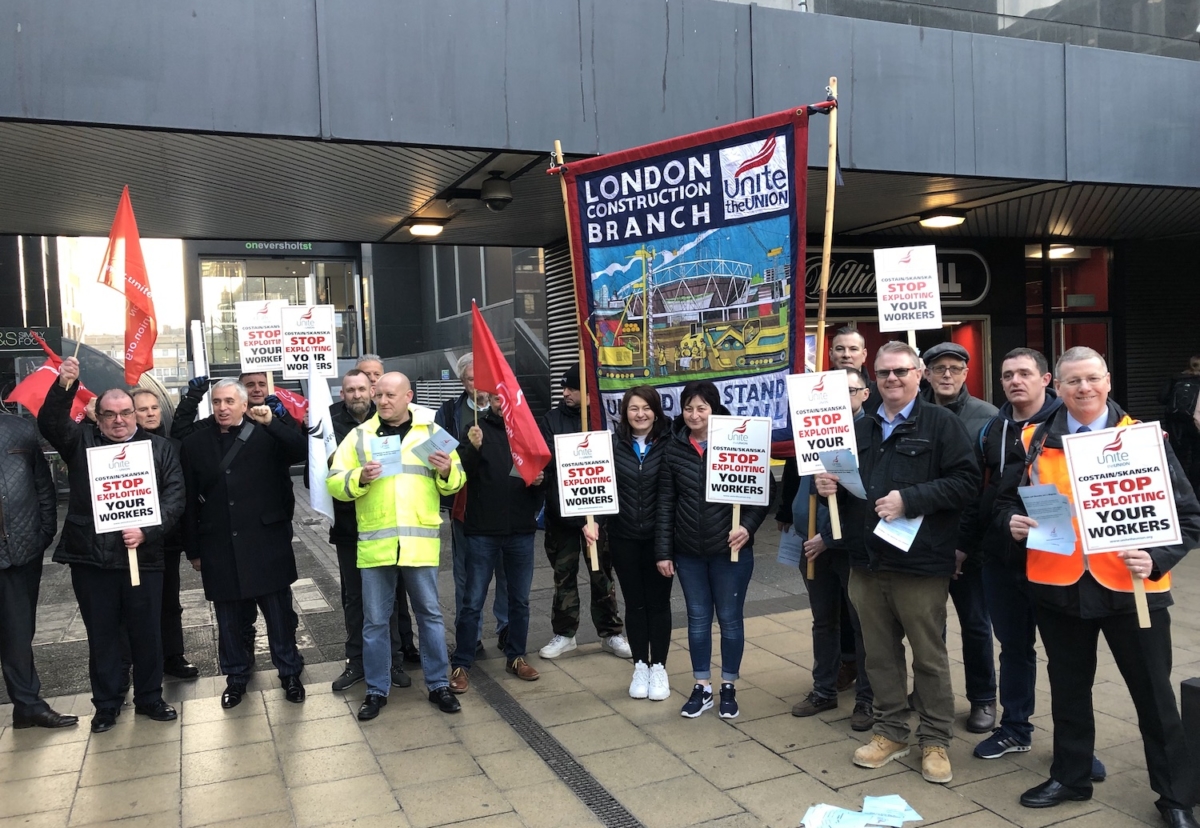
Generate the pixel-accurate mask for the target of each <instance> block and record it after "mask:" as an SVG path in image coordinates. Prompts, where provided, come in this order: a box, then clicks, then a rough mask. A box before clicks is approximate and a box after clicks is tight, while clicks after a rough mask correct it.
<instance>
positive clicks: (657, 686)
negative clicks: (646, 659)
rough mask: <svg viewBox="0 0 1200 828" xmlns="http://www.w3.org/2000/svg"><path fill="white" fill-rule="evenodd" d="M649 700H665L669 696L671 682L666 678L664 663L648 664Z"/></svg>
mask: <svg viewBox="0 0 1200 828" xmlns="http://www.w3.org/2000/svg"><path fill="white" fill-rule="evenodd" d="M648 698H649V699H650V701H666V700H667V699H669V698H671V683H670V682H669V681H668V680H667V667H666V665H664V664H651V665H650V691H649V696H648Z"/></svg>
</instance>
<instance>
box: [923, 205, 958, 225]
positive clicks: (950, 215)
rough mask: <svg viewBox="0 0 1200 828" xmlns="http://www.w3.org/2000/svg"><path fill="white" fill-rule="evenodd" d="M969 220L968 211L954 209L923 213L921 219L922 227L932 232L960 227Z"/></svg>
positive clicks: (943, 208)
mask: <svg viewBox="0 0 1200 828" xmlns="http://www.w3.org/2000/svg"><path fill="white" fill-rule="evenodd" d="M966 220H967V211H966V210H956V209H954V208H952V207H941V208H939V209H937V210H930V211H929V212H928V213H923V214H922V215H921V218H920V219H919V221H920V224H921V226H922V227H925V228H928V229H930V230H945V229H946V228H947V227H958V225H960V224H962V223H963V222H964V221H966Z"/></svg>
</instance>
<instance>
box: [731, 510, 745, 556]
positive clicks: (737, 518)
mask: <svg viewBox="0 0 1200 828" xmlns="http://www.w3.org/2000/svg"><path fill="white" fill-rule="evenodd" d="M741 525H742V504H740V503H735V504H733V529H732V531H734V532H736V531H737V528H738V527H739V526H741ZM729 559H730V560H731V561H733V562H734V563H737V562H738V550H736V549H734V550H732V551H731V552H730V555H729Z"/></svg>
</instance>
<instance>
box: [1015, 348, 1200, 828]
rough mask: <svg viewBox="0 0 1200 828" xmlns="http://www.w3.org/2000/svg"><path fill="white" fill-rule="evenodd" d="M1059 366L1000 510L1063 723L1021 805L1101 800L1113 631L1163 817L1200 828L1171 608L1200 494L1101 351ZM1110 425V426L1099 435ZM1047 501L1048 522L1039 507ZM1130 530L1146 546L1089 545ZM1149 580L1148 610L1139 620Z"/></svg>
mask: <svg viewBox="0 0 1200 828" xmlns="http://www.w3.org/2000/svg"><path fill="white" fill-rule="evenodd" d="M1054 373H1055V377H1056V379H1055V388H1056V389H1057V390H1058V393H1059V396H1060V397H1061V398H1062V400H1063V407H1062V408H1061V409H1059V411H1057V412H1056V413H1055V414H1054V416H1052V417H1051V418H1050V419H1049V420H1047V421H1046V422H1044V423H1042V424H1040V425H1033V424H1031V425H1028V426H1026V427H1025V429H1024V432H1023V433H1022V442H1023V443H1024V445H1025V453H1026V457H1027V458H1028V459H1027V460H1026V469H1025V473H1024V474H1023V475H1022V479H1021V481H1020V483H1021V488H1019V489H1018V488H1014V487H1012V486H1009V487H1008V488H1007V489H1006V491H1004V492H1003V493H1002V494H1001V495H1000V511H1001V517H1002V518H1005V517H1006V518H1007V521H1006V522H1007V524H1008V526H1009V528H1010V531H1011V533H1012V536H1013V538H1014V539H1015V540H1017V541H1025V542H1026V545H1027V548H1028V551H1027V557H1026V574H1027V576H1028V578H1029V582H1030V587H1031V590H1032V592H1033V597H1034V601H1035V605H1036V612H1037V618H1038V629H1039V631H1040V632H1041V635H1042V644H1043V645H1044V646H1045V648H1046V661H1047V672H1048V674H1049V677H1050V694H1051V715H1052V718H1053V722H1054V761H1053V762H1052V764H1051V765H1050V778H1049V779H1048V780H1046V781H1045V782H1043V783H1042V784H1040V785H1038V786H1036V787H1034V788H1031V789H1030V790H1028V791H1026V792H1025V793H1024V794H1022V795H1021V804H1022V805H1024V806H1026V807H1029V808H1048V807H1051V806H1054V805H1058V804H1059V803H1061V802H1066V801H1080V800H1087V799H1091V796H1092V783H1091V779H1090V775H1091V767H1092V751H1093V747H1094V744H1095V736H1096V731H1095V719H1094V716H1093V713H1092V685H1093V683H1094V682H1095V677H1096V645H1097V640H1098V638H1099V635H1100V633H1101V632H1103V633H1104V638H1105V640H1106V641H1107V642H1108V646H1109V649H1110V650H1111V652H1112V655H1113V659H1114V660H1115V661H1116V663H1117V667H1118V669H1119V670H1120V671H1121V675H1122V676H1123V677H1124V678H1125V683H1126V685H1127V686H1128V688H1129V692H1130V695H1131V696H1132V697H1133V703H1134V707H1135V708H1136V709H1137V712H1138V727H1139V728H1140V730H1141V732H1142V742H1143V745H1144V748H1145V752H1146V770H1147V772H1148V773H1149V775H1150V787H1151V788H1152V789H1153V790H1154V791H1155V793H1157V794H1158V795H1159V798H1158V802H1157V803H1156V804H1157V806H1158V809H1159V811H1160V812H1161V814H1162V816H1163V820H1164V821H1165V822H1166V823H1167V824H1168V825H1171V826H1184V828H1195V826H1197V822H1196V820H1195V818H1194V817H1193V816H1192V810H1191V806H1192V804H1193V800H1192V797H1193V795H1194V794H1193V793H1192V792H1190V791H1188V790H1187V787H1188V784H1189V781H1188V767H1189V765H1190V759H1189V757H1188V748H1187V744H1186V742H1185V736H1184V731H1183V724H1182V722H1181V720H1180V716H1179V708H1178V706H1177V704H1176V701H1175V691H1174V688H1173V686H1172V682H1171V655H1172V654H1171V627H1170V623H1171V621H1170V616H1169V614H1168V611H1167V608H1168V607H1169V606H1170V605H1171V604H1172V603H1173V602H1172V600H1171V593H1170V587H1171V576H1170V574H1169V573H1170V570H1171V568H1172V567H1173V566H1175V564H1177V563H1178V562H1179V561H1180V560H1181V559H1182V558H1183V556H1184V555H1186V554H1187V550H1188V549H1191V548H1194V547H1195V546H1197V545H1198V544H1200V503H1198V502H1197V500H1196V496H1195V493H1194V492H1193V491H1192V487H1191V485H1190V484H1189V483H1188V482H1187V478H1186V477H1185V476H1184V473H1183V469H1182V468H1180V466H1179V462H1178V461H1177V460H1176V459H1175V455H1174V453H1173V452H1172V451H1171V450H1170V448H1169V446H1168V445H1166V444H1165V442H1164V441H1163V440H1162V439H1161V431H1159V430H1158V428H1157V425H1155V430H1156V431H1159V433H1158V434H1157V435H1152V436H1154V437H1155V438H1156V439H1153V440H1150V441H1144V438H1143V437H1142V435H1141V434H1140V431H1141V430H1142V428H1143V427H1140V426H1137V425H1136V421H1135V420H1133V419H1132V418H1131V417H1129V415H1127V414H1125V412H1123V411H1122V410H1121V409H1120V408H1119V407H1118V406H1117V405H1116V404H1115V403H1113V402H1111V401H1110V400H1109V399H1108V395H1109V390H1110V388H1111V381H1110V377H1109V373H1108V365H1107V364H1106V362H1105V360H1104V358H1103V357H1102V356H1101V355H1100V354H1099V353H1097V352H1096V351H1094V350H1092V349H1091V348H1083V347H1076V348H1071V349H1070V350H1068V351H1067V352H1066V353H1064V354H1063V355H1062V356H1061V357H1059V360H1058V364H1057V365H1056V366H1055V372H1054ZM1108 429H1115V430H1112V431H1109V430H1108ZM1097 431H1104V434H1092V433H1091V432H1097ZM1126 443H1128V445H1126ZM1051 487H1052V488H1051ZM1043 490H1049V495H1046V494H1043ZM1054 497H1059V498H1066V499H1067V502H1066V503H1065V504H1064V506H1065V507H1066V508H1065V509H1062V508H1054V507H1055V505H1056V504H1054V503H1053V502H1052V500H1051V499H1052V498H1054ZM1043 504H1046V505H1043ZM1071 506H1074V510H1075V518H1074V519H1072V518H1071V511H1070V507H1071ZM1035 508H1036V509H1037V510H1038V511H1040V512H1042V513H1043V515H1044V516H1043V517H1042V520H1041V521H1039V520H1037V519H1035V518H1033V517H1030V516H1028V514H1027V512H1028V511H1031V510H1033V509H1035ZM1063 512H1065V514H1066V520H1065V521H1064V522H1063V525H1062V526H1061V527H1056V530H1058V531H1056V532H1053V533H1050V532H1047V528H1048V527H1047V525H1046V524H1048V523H1050V522H1051V521H1052V520H1054V515H1055V514H1062V513H1063ZM1110 530H1111V531H1110ZM1067 532H1071V533H1072V534H1073V535H1074V542H1073V543H1071V542H1068V543H1067V544H1066V548H1061V547H1059V546H1058V545H1057V544H1056V543H1055V541H1054V538H1053V537H1052V536H1051V535H1059V536H1061V535H1063V534H1066V533H1067ZM1040 535H1045V536H1046V537H1039V536H1040ZM1118 537H1128V538H1129V542H1130V546H1131V547H1134V548H1122V549H1118V550H1117V551H1095V552H1091V551H1090V550H1093V549H1112V548H1113V547H1114V545H1115V546H1118V547H1119V546H1122V545H1123V544H1122V543H1119V542H1118V543H1115V544H1114V543H1112V541H1114V540H1116V539H1117V538H1118ZM1160 537H1161V538H1164V539H1159V538H1160ZM1179 540H1182V543H1180V542H1178V541H1179ZM1137 547H1141V548H1137ZM1085 555H1086V559H1085ZM1143 585H1144V586H1143ZM1139 587H1143V588H1144V591H1145V593H1147V594H1146V595H1145V596H1144V597H1145V606H1146V609H1147V610H1148V612H1147V613H1146V614H1147V615H1148V619H1147V620H1146V622H1145V623H1143V624H1141V625H1140V626H1139V621H1138V613H1137V606H1136V604H1137V603H1138V601H1137V600H1135V594H1136V592H1137V591H1138V588H1139Z"/></svg>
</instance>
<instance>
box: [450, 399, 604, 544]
mask: <svg viewBox="0 0 1200 828" xmlns="http://www.w3.org/2000/svg"><path fill="white" fill-rule="evenodd" d="M580 416H581V415H580V412H579V408H578V407H576V408H568V407H567V404H566V403H565V402H561V401H560V402H559V404H558V405H557V406H555V407H554V408H552V409H550V410H549V411H547V412H546V413H545V415H544V416H543V417H542V419H541V422H539V423H538V425H539V426H540V427H541V429H542V437H543V438H544V439H545V440H546V447H547V448H548V449H550V462H549V463H547V464H546V523H547V524H554V526H555V527H558V528H570V529H581V528H583V524H585V523H586V522H587V521H586V520H584V519H583V518H565V517H563V516H562V515H560V514H559V511H558V480H557V478H556V477H555V469H556V468H557V466H556V465H555V458H554V435H556V434H578V433H579V432H581V431H582V430H583V428H582V427H581V425H580V422H579V418H580ZM468 497H470V495H468Z"/></svg>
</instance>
